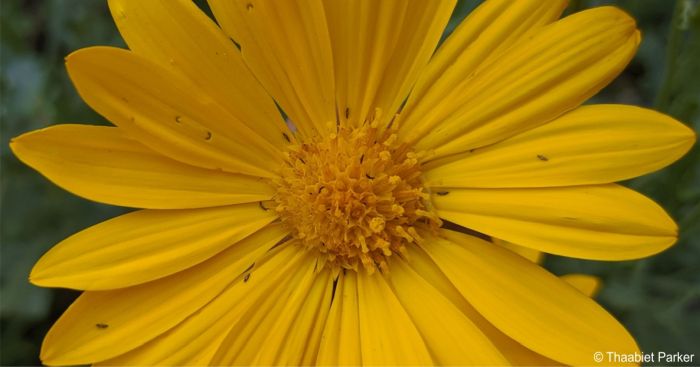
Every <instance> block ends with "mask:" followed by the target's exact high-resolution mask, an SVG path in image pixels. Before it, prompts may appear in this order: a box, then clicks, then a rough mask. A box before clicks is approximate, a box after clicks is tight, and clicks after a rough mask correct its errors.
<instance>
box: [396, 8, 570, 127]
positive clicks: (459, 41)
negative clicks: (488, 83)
mask: <svg viewBox="0 0 700 367" xmlns="http://www.w3.org/2000/svg"><path fill="white" fill-rule="evenodd" d="M565 7H566V1H565V0H549V1H540V0H520V1H511V0H496V1H486V2H484V3H482V4H481V5H480V6H479V7H477V8H476V9H475V10H474V11H473V12H471V13H470V14H469V16H468V17H467V18H466V19H465V20H464V21H462V23H461V24H460V25H459V26H458V27H457V28H456V29H455V30H454V31H453V32H452V34H450V36H449V37H448V38H447V39H446V40H445V42H444V43H443V44H442V45H441V46H440V48H439V49H438V50H437V52H436V53H435V55H434V56H433V57H432V58H431V60H430V63H428V65H427V67H426V68H425V70H424V71H423V72H422V73H421V75H420V78H419V79H418V81H417V82H416V86H415V88H414V89H413V90H412V91H411V95H410V96H409V98H408V101H407V102H406V106H405V107H404V108H403V110H402V111H401V116H400V118H399V121H401V124H400V127H401V128H403V129H404V130H403V131H402V133H410V131H411V130H412V129H413V128H414V127H415V126H417V125H420V124H421V121H423V120H426V119H430V117H429V115H430V114H431V113H434V111H435V108H436V106H440V105H441V104H443V103H445V102H446V100H445V99H446V97H447V96H449V95H450V92H451V91H452V90H453V89H454V88H457V87H458V86H460V85H461V84H462V82H464V81H465V80H466V79H468V78H469V77H470V76H471V74H473V73H474V71H475V70H476V69H477V67H479V65H482V64H483V63H485V62H486V61H487V60H489V59H494V58H496V57H498V55H499V54H501V53H503V52H504V51H505V50H507V49H508V48H509V47H510V46H512V45H513V44H514V43H516V42H519V41H521V40H523V39H524V38H525V37H527V36H528V35H530V34H532V33H533V32H536V31H537V30H538V29H539V28H541V27H542V26H544V25H546V24H548V23H551V22H552V21H555V20H556V19H557V18H559V15H561V12H562V11H563V10H564V8H565Z"/></svg>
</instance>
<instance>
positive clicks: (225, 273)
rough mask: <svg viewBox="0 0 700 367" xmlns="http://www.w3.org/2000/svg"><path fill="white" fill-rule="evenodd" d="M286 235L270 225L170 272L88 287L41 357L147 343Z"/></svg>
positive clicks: (69, 357) (102, 355)
mask: <svg viewBox="0 0 700 367" xmlns="http://www.w3.org/2000/svg"><path fill="white" fill-rule="evenodd" d="M284 235H285V231H283V230H281V229H280V227H278V226H271V227H268V228H266V229H264V230H262V231H260V232H258V233H256V234H255V235H253V236H250V237H248V238H246V239H245V240H243V241H241V242H239V243H237V244H235V245H233V246H230V247H229V248H228V249H226V250H225V251H223V252H221V253H220V254H218V255H216V256H214V257H212V258H211V259H209V260H207V261H205V262H203V263H201V264H199V265H197V266H194V267H191V268H189V269H187V270H184V271H181V272H178V273H175V274H173V275H171V276H168V277H166V278H162V279H159V280H156V281H152V282H149V283H145V284H141V285H138V286H134V287H129V288H122V289H117V290H111V291H88V292H84V293H83V294H82V295H81V296H80V297H78V299H77V300H76V301H75V302H74V303H73V304H72V305H71V306H70V307H69V308H68V310H66V312H65V313H64V314H63V315H62V316H61V318H60V319H59V320H58V321H56V323H55V324H54V325H53V327H52V328H51V330H49V332H48V334H47V335H46V338H45V339H44V343H43V345H42V348H41V360H42V362H43V363H44V364H47V365H77V364H89V363H94V362H99V361H103V360H107V359H110V358H113V357H116V356H118V355H120V354H123V353H126V352H128V351H130V350H133V349H135V348H137V347H139V346H141V345H143V344H145V343H146V342H148V341H150V340H152V339H154V338H155V337H157V336H159V335H161V334H163V333H164V332H166V331H167V330H169V329H171V328H172V327H174V326H175V325H178V324H179V323H180V322H182V321H183V320H185V319H186V318H187V317H189V316H190V315H192V314H193V313H195V312H197V311H198V310H199V309H201V308H202V307H203V306H204V305H206V304H207V303H209V302H210V301H211V300H212V299H214V298H215V297H216V296H217V295H219V294H220V293H221V292H222V291H223V290H224V289H226V288H227V286H228V285H229V284H231V283H232V282H234V281H235V279H236V278H237V277H239V276H240V275H241V273H243V272H244V271H245V270H246V269H247V268H249V267H250V266H251V265H252V264H253V263H254V262H255V261H256V259H257V258H258V257H259V256H260V255H261V254H262V253H264V252H265V251H266V250H268V249H270V248H271V247H272V246H274V245H275V244H276V243H277V242H278V241H279V240H280V239H281V238H282V237H283V236H284ZM282 260H283V261H286V260H288V259H282Z"/></svg>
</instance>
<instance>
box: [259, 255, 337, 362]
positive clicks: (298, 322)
mask: <svg viewBox="0 0 700 367" xmlns="http://www.w3.org/2000/svg"><path fill="white" fill-rule="evenodd" d="M333 286H334V281H333V278H332V277H331V272H330V270H329V269H327V268H326V269H325V270H323V271H322V272H321V273H320V274H319V275H318V276H317V277H316V279H315V280H314V284H313V286H312V287H313V288H311V290H310V292H309V295H308V296H307V298H306V300H305V301H304V305H303V306H302V307H303V308H302V309H301V310H300V312H299V314H298V315H296V318H295V320H294V324H293V325H292V326H291V327H290V328H289V332H288V334H287V335H286V338H285V340H284V341H282V342H279V343H278V344H277V346H278V347H279V348H280V349H281V350H280V351H279V358H278V359H277V360H276V362H275V363H274V364H275V365H291V366H310V365H313V364H314V363H315V361H316V358H317V357H318V350H319V347H320V345H321V334H322V333H323V329H324V327H325V325H326V318H327V317H328V313H329V311H330V307H328V305H330V304H331V299H332V297H333ZM275 345H276V344H274V343H266V344H265V349H270V348H275ZM266 355H267V354H266V353H265V352H264V351H261V353H260V356H261V357H264V356H266ZM257 362H258V363H260V362H264V361H262V360H261V359H258V361H257Z"/></svg>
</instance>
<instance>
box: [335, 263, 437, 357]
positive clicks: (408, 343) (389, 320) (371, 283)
mask: <svg viewBox="0 0 700 367" xmlns="http://www.w3.org/2000/svg"><path fill="white" fill-rule="evenodd" d="M357 295H358V316H359V324H360V347H361V348H362V364H363V365H369V366H373V365H374V366H376V365H383V366H387V365H393V366H397V365H423V366H425V365H432V364H433V360H432V358H431V355H430V353H429V352H428V350H427V348H426V345H425V342H424V341H423V339H422V336H421V334H420V332H419V331H418V330H417V328H416V326H415V325H414V323H413V321H412V320H411V318H410V317H409V315H408V314H407V312H406V310H405V309H404V308H403V306H402V305H401V301H399V299H398V298H397V297H396V295H395V294H394V292H393V291H392V290H391V288H390V287H389V285H388V284H387V282H386V280H385V279H384V277H383V276H382V275H381V274H378V273H377V274H373V275H370V274H368V273H367V272H366V271H360V272H358V275H357ZM341 348H342V345H341Z"/></svg>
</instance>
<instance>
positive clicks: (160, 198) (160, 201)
mask: <svg viewBox="0 0 700 367" xmlns="http://www.w3.org/2000/svg"><path fill="white" fill-rule="evenodd" d="M10 147H11V148H12V151H13V152H14V153H15V155H17V157H18V158H19V159H20V160H21V161H22V162H24V163H26V164H27V165H29V166H31V167H32V168H34V169H36V170H37V171H39V172H40V173H41V174H43V175H44V176H46V177H47V178H48V179H49V180H51V181H52V182H54V183H55V184H57V185H58V186H61V187H62V188H64V189H66V190H68V191H70V192H72V193H74V194H76V195H79V196H82V197H84V198H86V199H90V200H95V201H99V202H102V203H107V204H112V205H120V206H128V207H136V208H150V209H188V208H201V207H207V206H220V205H228V204H238V203H245V202H252V201H260V200H268V199H270V198H271V197H272V195H273V194H274V190H273V189H272V187H271V186H270V185H269V184H267V183H266V182H264V181H261V180H260V179H259V178H256V177H251V176H245V175H238V174H234V173H227V172H222V171H214V170H207V169H202V168H197V167H194V166H190V165H186V164H182V163H180V162H177V161H174V160H171V159H168V158H166V157H164V156H162V155H160V154H158V153H156V152H154V151H152V150H150V149H148V148H146V147H145V146H144V145H142V144H140V143H139V142H137V141H135V140H133V139H131V138H129V137H128V136H126V135H125V134H124V133H123V132H122V131H121V130H120V129H119V128H114V127H105V126H91V125H57V126H52V127H49V128H46V129H42V130H36V131H32V132H30V133H27V134H24V135H22V136H20V137H18V138H15V139H13V140H12V142H11V143H10Z"/></svg>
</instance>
